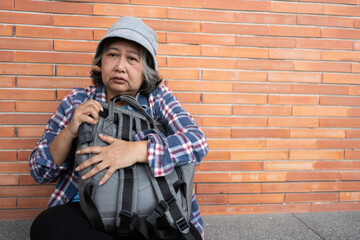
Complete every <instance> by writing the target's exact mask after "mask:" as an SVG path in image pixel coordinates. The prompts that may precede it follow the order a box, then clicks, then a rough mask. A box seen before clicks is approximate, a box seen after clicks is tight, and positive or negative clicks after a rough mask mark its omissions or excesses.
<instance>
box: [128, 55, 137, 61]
mask: <svg viewBox="0 0 360 240" xmlns="http://www.w3.org/2000/svg"><path fill="white" fill-rule="evenodd" d="M128 59H129V60H130V61H137V58H135V57H132V56H129V57H128Z"/></svg>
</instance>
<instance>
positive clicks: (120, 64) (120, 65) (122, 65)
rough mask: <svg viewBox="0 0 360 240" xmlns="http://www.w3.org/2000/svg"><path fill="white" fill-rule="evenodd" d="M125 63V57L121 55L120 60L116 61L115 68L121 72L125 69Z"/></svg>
mask: <svg viewBox="0 0 360 240" xmlns="http://www.w3.org/2000/svg"><path fill="white" fill-rule="evenodd" d="M125 64H126V61H125V58H123V57H119V58H118V61H117V62H116V63H115V70H116V71H119V72H123V71H125Z"/></svg>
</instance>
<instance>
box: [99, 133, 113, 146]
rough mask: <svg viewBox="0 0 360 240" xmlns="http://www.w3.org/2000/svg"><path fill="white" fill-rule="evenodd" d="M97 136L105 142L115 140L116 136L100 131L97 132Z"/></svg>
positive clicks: (110, 142)
mask: <svg viewBox="0 0 360 240" xmlns="http://www.w3.org/2000/svg"><path fill="white" fill-rule="evenodd" d="M99 138H100V139H101V141H103V142H106V143H108V144H112V143H113V142H114V141H115V140H116V138H114V137H111V136H106V135H102V134H101V133H99Z"/></svg>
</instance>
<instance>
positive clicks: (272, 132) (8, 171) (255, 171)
mask: <svg viewBox="0 0 360 240" xmlns="http://www.w3.org/2000/svg"><path fill="white" fill-rule="evenodd" d="M0 9H1V10H0V74H1V76H0V218H1V219H11V218H31V217H33V216H34V215H36V214H37V213H38V212H39V211H40V210H41V209H43V208H44V207H45V205H46V202H47V200H48V197H49V195H50V194H51V192H52V189H53V187H54V186H53V185H42V186H38V185H36V184H35V182H34V181H33V180H32V178H31V177H30V175H29V171H28V164H27V157H28V155H29V153H30V151H31V149H32V148H33V147H34V146H35V144H36V142H37V141H38V139H39V137H40V136H41V134H42V131H43V128H44V125H45V123H46V121H47V119H48V118H49V117H50V116H51V114H52V113H53V112H54V111H55V109H56V106H57V105H58V103H59V101H60V100H61V99H62V97H63V96H64V95H66V94H67V93H68V92H69V91H70V89H71V88H72V87H84V86H87V85H88V84H90V80H89V78H88V73H89V69H90V65H91V61H92V56H93V53H94V50H95V47H96V45H97V41H98V40H99V39H100V38H101V36H102V35H103V34H104V32H105V31H106V28H108V27H109V26H110V25H111V24H112V23H114V22H115V21H116V20H117V19H118V18H119V17H120V16H124V15H132V16H137V17H140V18H142V19H143V20H144V21H145V22H146V23H147V24H148V25H150V26H151V27H152V28H153V29H155V30H156V32H157V34H158V40H159V52H158V63H159V67H160V73H161V75H162V76H163V77H164V79H165V80H166V84H167V85H168V86H169V87H170V88H171V89H173V91H174V92H175V94H176V96H177V97H178V98H179V99H180V101H181V102H182V104H183V106H184V107H185V108H186V109H187V110H188V111H190V112H191V113H192V114H193V115H194V117H195V119H196V121H197V123H198V124H199V125H200V126H201V127H202V129H203V130H204V131H205V133H206V135H207V137H208V140H209V144H210V148H211V151H210V153H209V155H208V156H207V157H206V158H205V159H204V161H203V163H202V164H201V166H200V167H199V169H198V172H197V174H196V184H195V189H196V193H197V198H198V202H199V204H200V206H201V211H202V213H203V214H242V213H279V212H311V211H341V210H360V97H359V93H360V86H359V83H360V74H359V73H360V63H359V60H360V0H311V1H310V0H308V1H307V0H304V1H300V0H299V1H243V0H231V1H219V0H183V1H172V0H161V1H159V0H80V1H75V0H63V1H60V0H59V1H56V0H51V1H50V0H40V1H30V0H1V1H0Z"/></svg>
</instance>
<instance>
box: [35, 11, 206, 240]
mask: <svg viewBox="0 0 360 240" xmlns="http://www.w3.org/2000/svg"><path fill="white" fill-rule="evenodd" d="M156 51H157V40H156V34H155V32H154V31H153V30H152V29H151V28H149V27H148V26H147V25H146V24H144V23H143V22H142V21H141V20H139V19H137V18H134V17H122V18H120V19H119V20H118V21H117V22H116V23H115V24H114V25H113V26H111V27H110V28H109V30H108V31H107V33H106V35H105V36H104V37H103V38H102V40H101V41H100V42H99V44H98V47H97V49H96V54H95V58H94V64H95V65H97V68H96V69H94V70H92V72H91V78H92V80H93V83H94V85H95V86H90V87H87V88H83V89H74V90H73V91H72V92H71V93H70V94H69V95H68V96H66V97H65V98H64V99H63V100H62V101H61V103H60V105H59V107H58V109H57V112H56V113H55V114H54V115H53V116H52V117H51V118H50V120H49V121H48V123H47V126H46V128H45V132H44V135H43V136H42V137H41V139H40V141H39V142H38V144H37V146H36V147H35V149H34V150H33V152H32V153H31V155H30V157H29V165H30V173H31V175H32V176H33V178H34V179H35V180H36V181H37V182H38V183H48V182H56V181H58V182H57V185H56V187H55V190H54V192H53V194H52V195H51V197H50V200H49V203H48V209H46V210H45V211H43V212H42V213H41V214H40V215H39V216H38V217H37V218H36V219H35V220H34V222H33V224H32V227H31V239H33V240H37V239H66V240H69V239H103V240H104V239H112V236H111V235H110V234H108V233H105V232H99V231H95V230H93V229H91V226H90V223H89V222H88V220H87V218H86V217H85V215H84V214H83V213H82V211H81V209H80V205H79V194H78V184H77V182H78V176H79V175H78V171H80V170H82V169H84V168H86V167H87V166H89V165H92V164H94V163H98V167H97V168H93V170H91V171H90V172H88V173H87V174H86V175H85V176H83V178H89V177H91V176H92V175H94V174H96V173H97V172H99V171H102V170H104V169H107V170H106V174H105V175H104V177H103V179H102V180H101V182H100V185H101V184H103V183H105V182H106V181H107V180H108V179H109V178H110V176H111V175H112V174H113V173H114V172H115V171H116V170H117V169H120V168H125V167H128V166H131V165H133V164H135V163H138V162H141V163H148V164H149V166H150V169H151V171H152V173H153V175H154V176H155V177H158V176H164V175H166V174H168V173H170V172H171V171H173V169H174V167H175V166H179V165H183V164H187V163H191V162H195V163H196V164H199V163H200V161H201V160H202V158H203V157H204V156H205V155H206V154H207V151H208V146H207V141H206V138H205V136H204V134H203V132H202V131H201V130H200V129H199V128H198V126H197V125H196V123H195V122H194V120H193V119H192V117H191V116H190V115H189V113H187V112H186V111H184V110H183V108H182V107H181V106H180V104H179V102H178V101H177V99H176V98H175V97H174V96H173V95H172V93H171V91H170V90H169V89H168V88H167V87H166V86H165V85H163V84H161V78H160V77H159V75H158V72H157V63H156ZM118 95H130V96H133V97H135V98H136V99H137V101H138V102H139V103H140V104H141V105H142V106H143V107H144V108H145V110H146V111H147V112H148V113H149V114H150V115H151V116H152V117H153V118H154V119H156V120H158V121H160V122H162V123H163V124H164V126H165V127H166V128H167V130H168V132H169V135H168V136H167V137H164V136H163V135H161V134H156V133H154V132H152V133H149V134H147V135H146V134H141V133H140V134H137V135H136V141H135V142H128V141H123V140H120V139H116V138H113V137H110V136H104V135H100V136H99V137H100V138H101V139H102V141H104V142H106V143H108V144H109V145H108V146H106V147H89V148H85V149H82V150H80V151H78V152H77V154H84V153H93V154H96V155H95V156H96V157H93V158H90V159H89V160H88V161H85V162H84V163H83V164H81V165H80V166H77V165H76V164H75V161H74V158H75V157H74V156H75V153H74V147H75V146H74V145H75V144H74V141H75V139H76V138H77V137H78V130H79V126H80V124H82V123H84V122H86V123H89V124H95V123H96V122H97V121H98V119H99V112H100V111H103V108H102V106H101V104H100V103H99V102H107V101H109V100H110V99H112V98H113V97H115V96H118ZM118 104H119V105H120V106H123V105H125V104H124V103H122V102H119V103H118ZM123 107H125V108H127V107H128V106H123ZM190 221H191V222H192V223H193V225H194V226H195V227H196V229H197V230H198V231H199V233H200V234H201V236H202V237H203V235H204V234H203V223H202V220H201V216H200V212H199V208H198V205H197V202H196V200H195V195H193V199H192V209H191V215H190Z"/></svg>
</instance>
